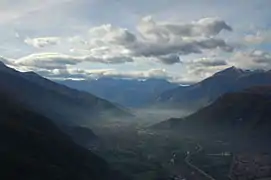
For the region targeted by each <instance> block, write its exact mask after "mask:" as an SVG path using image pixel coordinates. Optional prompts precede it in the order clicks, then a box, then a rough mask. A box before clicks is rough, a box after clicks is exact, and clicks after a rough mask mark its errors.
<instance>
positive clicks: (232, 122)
mask: <svg viewBox="0 0 271 180" xmlns="http://www.w3.org/2000/svg"><path fill="white" fill-rule="evenodd" d="M270 127H271V86H270V87H269V86H263V87H253V88H249V89H246V90H244V91H242V92H235V93H227V94H225V95H223V96H222V97H220V98H218V99H217V100H216V101H215V102H214V103H212V104H211V105H209V106H207V107H205V108H203V109H201V110H199V111H198V112H196V113H194V114H192V115H190V116H188V117H186V118H183V119H178V118H175V119H170V120H168V121H164V122H162V123H160V124H157V125H155V128H159V129H169V130H177V131H179V132H180V133H183V134H190V135H191V134H192V135H195V136H205V137H208V136H212V137H227V138H229V137H233V138H236V137H250V138H257V139H260V140H262V141H265V142H266V140H268V139H269V138H270V137H271V129H270Z"/></svg>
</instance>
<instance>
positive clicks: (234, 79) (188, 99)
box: [156, 67, 271, 109]
mask: <svg viewBox="0 0 271 180" xmlns="http://www.w3.org/2000/svg"><path fill="white" fill-rule="evenodd" d="M269 84H271V71H262V70H255V71H250V70H242V69H238V68H236V67H230V68H227V69H225V70H222V71H220V72H218V73H215V74H214V75H213V76H211V77H209V78H206V79H204V80H203V81H200V82H198V83H196V84H193V85H190V86H179V87H177V88H174V89H171V90H168V91H165V92H163V93H162V94H161V95H159V96H158V97H157V99H156V102H157V103H158V104H170V105H173V106H176V107H181V108H192V109H200V108H201V107H205V106H206V105H208V104H210V103H212V102H214V101H215V100H216V99H217V98H219V97H220V96H221V95H223V94H225V93H229V92H238V91H240V90H243V89H246V88H249V87H252V86H259V85H269Z"/></svg>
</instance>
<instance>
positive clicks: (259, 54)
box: [229, 50, 271, 70]
mask: <svg viewBox="0 0 271 180" xmlns="http://www.w3.org/2000/svg"><path fill="white" fill-rule="evenodd" d="M229 62H230V63H231V64H233V65H235V66H238V67H240V68H244V69H265V70H269V69H271V54H270V53H269V52H265V51H262V50H253V51H245V52H236V53H235V54H234V55H233V57H232V58H230V59H229Z"/></svg>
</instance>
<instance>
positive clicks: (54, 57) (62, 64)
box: [15, 53, 133, 69]
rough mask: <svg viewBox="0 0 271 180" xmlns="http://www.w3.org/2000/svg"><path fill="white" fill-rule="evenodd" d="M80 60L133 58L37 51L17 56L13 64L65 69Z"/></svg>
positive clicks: (114, 60)
mask: <svg viewBox="0 0 271 180" xmlns="http://www.w3.org/2000/svg"><path fill="white" fill-rule="evenodd" d="M81 62H95V63H105V64H120V63H125V62H133V58H131V57H125V56H114V57H110V56H107V55H104V56H101V57H95V56H71V55H64V54H59V53H39V54H31V55H29V56H26V57H22V58H19V59H17V60H16V61H15V64H16V65H20V66H26V67H34V68H41V69H65V68H66V67H67V66H72V65H77V64H79V63H81Z"/></svg>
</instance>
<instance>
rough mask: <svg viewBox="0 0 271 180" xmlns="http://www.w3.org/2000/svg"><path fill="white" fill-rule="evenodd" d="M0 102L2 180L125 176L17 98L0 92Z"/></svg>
mask: <svg viewBox="0 0 271 180" xmlns="http://www.w3.org/2000/svg"><path fill="white" fill-rule="evenodd" d="M0 102H1V104H0V142H1V148H0V159H1V161H0V165H1V174H0V178H1V179H3V180H4V179H21V180H29V179H40V180H48V179H52V180H54V179H55V180H56V179H58V180H68V179H71V180H73V179H78V180H85V179H93V180H109V179H112V177H115V178H116V179H123V178H122V177H121V176H120V175H119V174H118V173H117V172H114V171H112V170H111V169H110V168H109V166H108V165H107V163H106V162H105V161H103V160H102V159H101V158H99V157H97V156H96V155H94V154H93V153H91V152H90V151H88V150H86V149H84V148H82V147H80V146H78V145H76V144H75V143H73V142H72V141H71V140H70V138H69V137H68V136H67V135H65V134H64V133H62V132H61V131H60V130H59V129H58V128H57V127H56V126H55V125H54V123H52V122H51V120H49V119H48V118H46V117H44V116H42V115H39V114H37V113H35V112H32V111H31V110H28V109H26V108H25V107H23V105H22V104H20V103H17V102H16V99H15V97H10V96H9V95H7V94H0ZM115 178H114V179H115Z"/></svg>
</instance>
